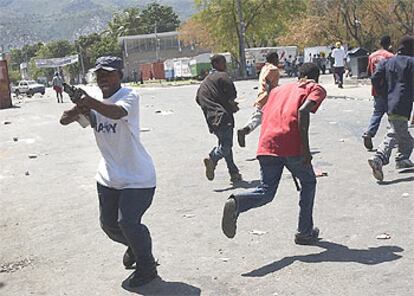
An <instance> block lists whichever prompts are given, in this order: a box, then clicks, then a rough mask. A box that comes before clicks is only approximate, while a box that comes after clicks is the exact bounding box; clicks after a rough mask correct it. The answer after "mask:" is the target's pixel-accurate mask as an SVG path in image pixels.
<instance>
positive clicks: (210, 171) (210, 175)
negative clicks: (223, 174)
mask: <svg viewBox="0 0 414 296" xmlns="http://www.w3.org/2000/svg"><path fill="white" fill-rule="evenodd" d="M204 165H205V167H206V177H207V179H208V180H210V181H213V180H214V170H215V169H216V164H215V163H214V161H213V160H212V159H211V158H210V157H209V158H204Z"/></svg>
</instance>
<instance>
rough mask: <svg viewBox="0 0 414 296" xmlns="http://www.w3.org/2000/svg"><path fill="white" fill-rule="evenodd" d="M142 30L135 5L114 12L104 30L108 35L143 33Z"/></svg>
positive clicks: (119, 35) (118, 35)
mask: <svg viewBox="0 0 414 296" xmlns="http://www.w3.org/2000/svg"><path fill="white" fill-rule="evenodd" d="M143 32H144V30H143V27H142V22H141V16H140V10H139V8H135V7H131V8H127V9H125V10H124V11H123V12H119V13H116V14H114V16H113V18H112V20H111V21H110V22H109V24H108V28H107V30H106V31H105V33H107V34H108V35H112V36H115V37H121V36H126V35H137V34H143Z"/></svg>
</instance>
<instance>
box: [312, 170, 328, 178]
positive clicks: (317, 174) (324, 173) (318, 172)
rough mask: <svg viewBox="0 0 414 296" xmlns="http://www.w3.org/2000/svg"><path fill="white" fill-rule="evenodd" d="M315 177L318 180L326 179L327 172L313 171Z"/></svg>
mask: <svg viewBox="0 0 414 296" xmlns="http://www.w3.org/2000/svg"><path fill="white" fill-rule="evenodd" d="M315 176H316V177H317V178H319V177H327V176H328V172H325V171H322V170H320V169H315Z"/></svg>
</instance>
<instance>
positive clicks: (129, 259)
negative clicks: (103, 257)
mask: <svg viewBox="0 0 414 296" xmlns="http://www.w3.org/2000/svg"><path fill="white" fill-rule="evenodd" d="M122 263H123V264H124V266H125V268H126V269H130V268H132V266H133V265H134V264H135V256H134V253H132V249H131V248H130V247H128V248H127V249H126V251H125V253H124V257H123V258H122Z"/></svg>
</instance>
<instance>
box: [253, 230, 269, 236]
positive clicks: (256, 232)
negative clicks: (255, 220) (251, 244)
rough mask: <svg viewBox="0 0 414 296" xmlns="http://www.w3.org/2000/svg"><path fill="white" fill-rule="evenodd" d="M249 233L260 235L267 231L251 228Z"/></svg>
mask: <svg viewBox="0 0 414 296" xmlns="http://www.w3.org/2000/svg"><path fill="white" fill-rule="evenodd" d="M249 233H250V234H253V235H258V236H261V235H263V234H266V233H267V231H260V230H252V231H250V232H249Z"/></svg>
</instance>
